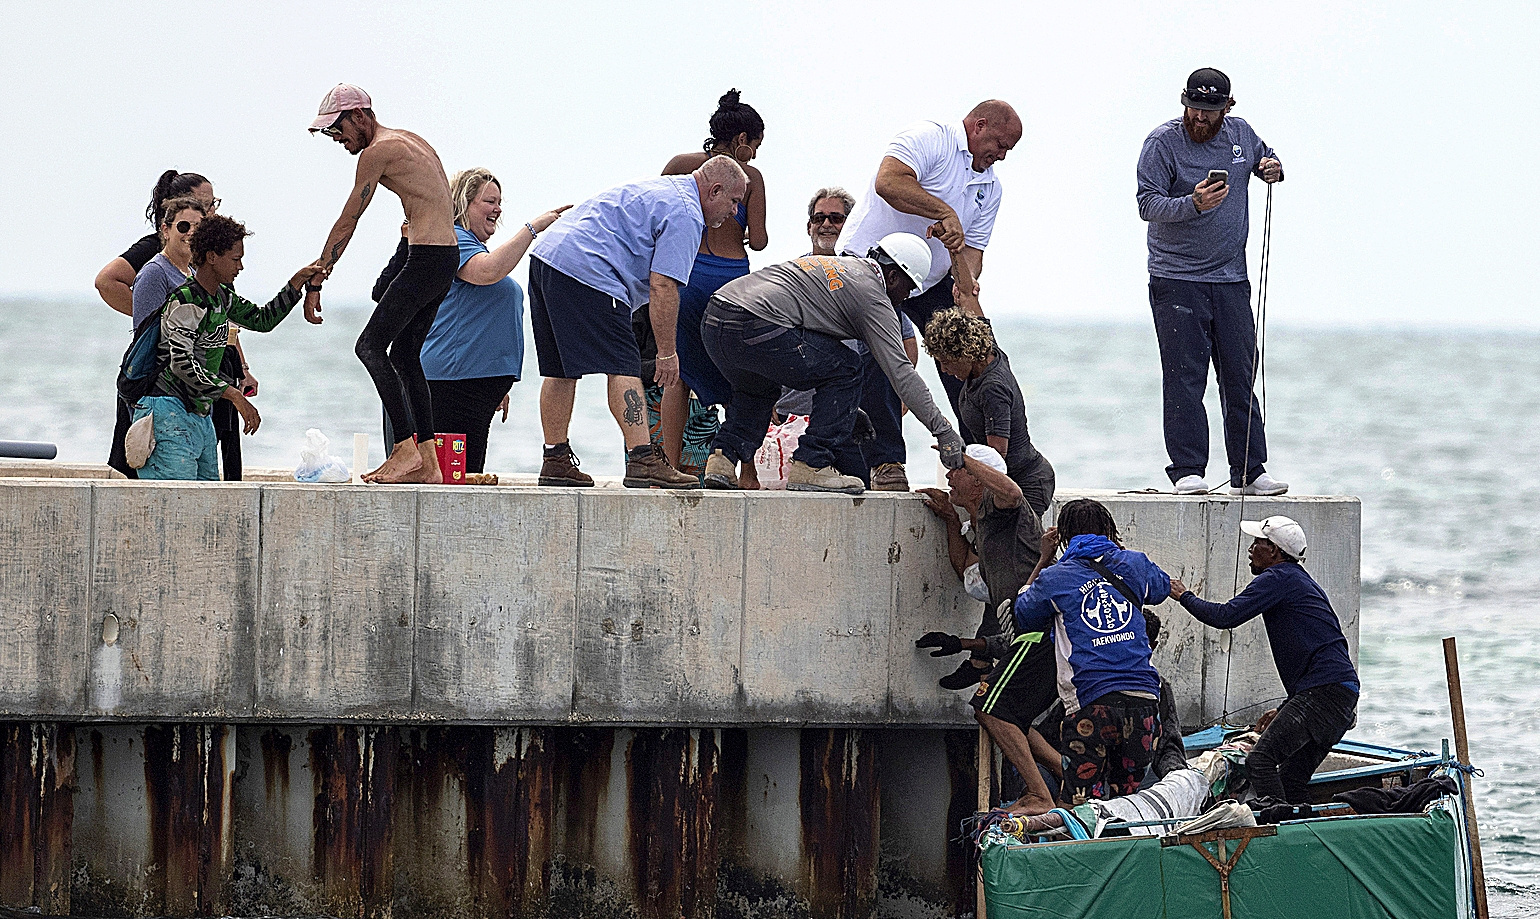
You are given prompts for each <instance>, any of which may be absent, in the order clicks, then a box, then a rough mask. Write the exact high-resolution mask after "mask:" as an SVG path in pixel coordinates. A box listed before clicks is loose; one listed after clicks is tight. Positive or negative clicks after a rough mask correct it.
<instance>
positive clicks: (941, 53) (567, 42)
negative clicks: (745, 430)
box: [0, 0, 1540, 328]
mask: <svg viewBox="0 0 1540 919" xmlns="http://www.w3.org/2000/svg"><path fill="white" fill-rule="evenodd" d="M5 19H6V28H5V30H4V34H3V35H0V85H4V86H5V87H6V90H7V92H6V99H5V102H4V103H3V104H0V129H3V136H4V137H5V138H6V140H5V143H4V144H0V176H3V177H4V178H3V180H0V181H3V182H4V194H3V195H0V299H4V298H7V297H45V298H49V299H61V300H66V299H67V300H79V299H81V298H86V299H92V298H94V296H95V294H94V291H93V289H92V279H93V277H94V276H95V274H96V272H97V270H98V269H100V268H101V267H102V266H103V265H104V264H106V263H107V262H108V261H109V260H110V259H111V258H112V257H113V256H115V255H117V254H118V253H120V252H121V251H122V250H123V249H125V248H126V247H127V246H128V244H129V243H131V242H132V241H133V240H135V239H137V238H138V237H139V236H140V235H142V234H143V233H145V232H147V230H148V226H147V224H146V223H145V221H144V219H143V211H144V207H145V205H146V203H147V201H148V198H149V190H150V188H151V186H152V185H153V183H154V180H155V178H156V176H157V175H159V173H160V172H161V171H162V170H164V169H167V168H177V169H180V170H183V171H191V172H199V173H202V174H204V175H207V176H209V177H210V178H211V179H212V180H213V181H214V184H215V189H216V193H217V194H218V195H219V196H220V197H221V198H222V199H223V201H224V204H223V212H224V213H226V214H228V215H230V216H233V217H236V218H237V219H239V220H241V221H243V222H245V223H246V224H247V226H248V227H249V228H250V229H251V230H253V231H254V232H255V234H256V236H255V237H254V238H253V239H251V240H250V241H249V242H248V243H247V249H246V253H247V254H246V266H247V269H246V272H245V274H243V275H242V277H241V279H240V281H239V282H238V287H239V288H240V289H241V290H242V292H243V293H245V294H246V295H247V296H250V297H252V298H253V299H262V300H265V299H266V298H267V297H268V296H270V295H271V293H272V292H275V291H276V290H277V289H278V288H279V286H280V285H281V284H282V283H283V282H284V280H285V279H286V278H287V277H288V276H289V275H290V274H292V273H293V272H294V271H295V270H296V269H297V268H299V267H300V266H301V265H303V264H305V263H306V262H308V261H310V260H312V259H314V258H316V257H317V256H318V255H319V254H320V251H321V247H322V244H323V242H324V240H325V237H326V234H327V231H328V230H329V228H330V226H331V224H332V222H333V221H334V220H335V219H336V217H337V215H338V213H339V212H340V211H341V208H342V204H343V201H344V199H345V198H346V197H347V193H348V191H349V189H350V188H351V184H352V174H353V169H354V167H355V162H354V160H353V159H352V158H351V157H350V156H348V154H347V153H346V152H345V151H344V150H343V149H342V148H341V147H340V146H338V145H336V144H334V143H332V142H330V141H327V140H325V139H323V138H320V137H317V136H312V135H310V134H308V133H307V132H306V131H305V128H306V126H307V125H308V123H309V121H310V119H311V118H312V117H313V116H314V113H315V111H316V107H317V105H318V103H319V102H320V99H321V97H322V96H323V95H324V94H325V92H326V90H327V89H328V88H330V87H331V86H332V85H333V84H335V83H337V82H339V81H347V82H353V83H357V84H360V85H362V86H363V87H364V88H365V89H367V90H368V91H369V92H370V94H371V95H372V96H373V99H374V102H375V105H374V108H375V112H376V114H377V116H378V117H379V119H380V121H381V122H382V123H384V124H386V125H389V126H392V127H403V128H407V129H409V130H412V131H415V132H417V133H418V134H421V135H422V136H423V137H425V138H427V139H428V141H429V142H430V143H432V144H433V145H434V147H435V148H436V149H437V150H438V152H439V154H440V157H441V159H442V160H443V162H444V165H445V167H446V169H447V170H448V171H449V172H451V173H452V172H454V171H456V170H458V169H462V168H466V167H469V166H476V165H479V166H485V167H487V168H489V169H491V170H492V171H493V172H494V173H495V174H497V175H498V177H499V178H500V179H501V181H502V185H503V192H504V208H505V224H504V227H505V229H504V231H503V232H504V233H507V232H510V230H509V229H508V228H510V227H517V226H518V225H519V224H520V223H522V222H523V221H524V220H525V219H528V217H531V216H533V215H535V214H537V213H539V212H541V211H543V210H545V209H547V208H549V207H552V206H554V205H558V204H567V203H573V202H576V201H580V200H583V199H584V198H587V197H589V196H591V195H593V194H595V193H597V192H599V191H601V190H603V189H605V188H607V187H610V186H613V185H617V184H621V183H623V182H627V181H632V180H635V179H640V178H644V177H647V176H650V175H655V174H657V173H658V172H659V171H660V170H661V169H662V167H663V164H664V163H665V162H667V161H668V159H669V158H670V157H671V156H672V155H674V154H677V153H681V152H685V151H688V150H693V149H698V148H699V145H700V143H701V141H702V140H703V139H704V138H705V137H706V134H707V130H706V127H707V120H708V119H709V117H710V115H711V113H712V111H713V110H714V109H715V104H716V99H717V97H718V96H720V95H721V94H722V93H723V92H724V91H726V90H727V89H728V88H730V87H737V88H739V89H740V90H741V91H742V93H743V101H745V102H748V103H750V104H751V105H753V106H755V107H756V108H757V109H758V110H759V112H760V114H761V115H762V116H763V117H764V119H765V122H766V125H767V129H766V137H765V142H764V145H763V146H762V148H761V150H760V156H759V159H758V160H757V161H756V164H757V165H758V166H759V167H760V168H761V170H762V171H763V173H764V176H765V182H766V192H767V200H768V203H769V216H768V220H769V233H770V246H769V248H768V249H767V250H766V251H765V252H763V253H758V254H756V255H755V256H754V259H753V264H754V265H756V266H762V265H767V264H771V263H773V262H775V261H779V260H781V259H785V258H790V257H794V256H797V255H800V254H801V253H802V252H803V251H805V249H806V245H807V238H806V235H805V221H806V210H805V209H806V205H807V198H808V197H809V195H810V194H811V193H812V192H813V190H814V189H816V188H818V187H819V186H822V185H829V184H842V185H845V186H847V187H848V188H850V189H851V190H852V191H853V192H855V193H856V194H858V195H860V194H863V193H865V191H866V189H867V187H868V186H869V183H870V181H871V176H872V174H873V172H874V171H875V169H876V166H877V163H878V161H879V159H880V158H881V155H882V150H883V148H884V145H885V144H886V142H887V141H888V139H889V138H891V137H892V136H893V135H894V134H896V133H897V132H898V131H900V130H901V129H903V128H904V127H905V126H907V125H909V124H911V123H913V122H916V121H919V120H923V119H935V120H954V119H955V120H960V119H961V117H962V116H963V115H964V114H965V113H966V112H967V111H968V109H969V108H971V107H972V105H973V104H974V103H976V102H978V101H980V100H982V99H986V98H991V97H997V98H1002V99H1005V100H1006V101H1008V102H1010V103H1012V104H1013V105H1014V106H1015V107H1016V108H1017V110H1018V111H1019V112H1020V113H1021V115H1022V117H1023V119H1024V121H1025V125H1026V133H1025V136H1024V138H1023V139H1022V142H1021V143H1020V144H1019V145H1018V146H1017V148H1016V149H1015V150H1014V151H1013V152H1012V153H1011V154H1010V156H1009V157H1008V158H1007V160H1006V161H1005V162H1003V163H1001V164H999V165H997V166H996V167H995V168H996V172H997V174H998V175H999V177H1000V179H1001V182H1002V183H1003V185H1004V189H1005V199H1004V203H1003V205H1002V208H1001V211H1000V216H999V218H998V221H997V223H996V228H995V234H994V238H993V240H992V241H991V243H990V246H989V248H988V250H987V253H986V257H985V267H984V274H983V277H982V279H981V281H982V287H983V297H982V302H983V305H984V308H985V310H986V312H990V313H998V314H1001V315H1006V314H1009V315H1016V316H1023V317H1033V318H1040V319H1043V320H1048V321H1061V320H1064V321H1080V320H1084V321H1107V320H1114V321H1141V322H1148V321H1149V319H1148V317H1149V314H1148V295H1147V282H1148V275H1147V274H1146V273H1145V254H1146V253H1145V246H1144V232H1145V226H1144V224H1143V223H1142V222H1141V221H1140V220H1139V218H1138V213H1137V210H1136V207H1135V201H1134V190H1135V186H1134V167H1135V162H1136V160H1137V158H1138V154H1139V148H1140V144H1141V142H1142V141H1143V139H1144V137H1145V136H1146V135H1147V134H1148V133H1149V132H1150V131H1151V130H1152V129H1153V128H1155V127H1156V126H1157V125H1159V124H1161V123H1162V122H1164V121H1166V120H1168V119H1170V118H1173V117H1177V116H1178V115H1179V114H1180V111H1181V109H1180V103H1179V101H1178V95H1179V92H1180V90H1181V88H1182V86H1183V85H1184V84H1185V81H1186V77H1187V74H1188V73H1189V72H1190V71H1192V70H1193V69H1195V68H1197V67H1203V66H1212V67H1218V68H1219V69H1221V70H1223V71H1225V72H1226V73H1227V74H1229V76H1230V78H1231V80H1232V85H1233V94H1234V96H1235V99H1236V100H1237V105H1236V107H1235V110H1234V114H1235V115H1237V116H1240V117H1243V118H1245V119H1246V120H1247V121H1248V122H1249V123H1250V124H1251V125H1252V126H1253V127H1254V128H1255V129H1256V130H1257V132H1258V134H1259V135H1260V136H1261V137H1262V138H1263V139H1264V140H1265V141H1267V142H1268V143H1269V144H1271V145H1272V146H1273V147H1274V148H1276V149H1277V151H1278V153H1279V157H1280V159H1282V161H1283V163H1284V165H1285V168H1286V170H1287V180H1286V181H1285V182H1284V183H1283V184H1282V185H1279V186H1278V187H1277V189H1276V192H1275V196H1274V216H1273V220H1274V224H1273V251H1272V275H1271V289H1270V291H1269V299H1268V309H1269V317H1268V318H1269V321H1270V322H1275V323H1290V324H1292V323H1299V324H1315V325H1343V324H1347V325H1359V326H1371V327H1372V326H1376V325H1391V326H1430V327H1443V326H1459V325H1477V326H1485V327H1510V326H1514V325H1517V326H1524V327H1530V328H1540V314H1537V311H1535V310H1534V309H1533V308H1532V306H1533V304H1534V300H1535V296H1534V294H1533V285H1532V283H1531V278H1530V274H1531V271H1530V266H1529V264H1528V259H1527V258H1526V257H1525V256H1526V255H1528V254H1529V253H1533V252H1534V251H1535V250H1536V244H1537V243H1540V233H1537V231H1536V229H1535V221H1534V215H1535V214H1536V212H1537V207H1536V205H1537V203H1540V202H1537V197H1540V193H1537V190H1536V188H1537V186H1536V183H1535V182H1534V181H1533V180H1531V179H1529V178H1527V175H1528V174H1529V173H1531V172H1533V170H1530V169H1529V168H1528V167H1526V166H1524V163H1526V162H1528V160H1529V159H1530V158H1532V157H1533V156H1534V152H1533V151H1534V150H1536V149H1537V146H1540V145H1537V141H1540V130H1537V127H1536V112H1537V111H1540V106H1537V105H1536V103H1537V101H1540V99H1537V96H1540V80H1537V76H1540V66H1537V65H1536V63H1535V60H1536V55H1535V54H1534V49H1533V45H1534V41H1535V39H1536V37H1537V36H1540V29H1537V25H1540V11H1537V8H1536V7H1535V6H1534V5H1532V4H1518V3H1509V4H1502V5H1498V4H1483V3H1465V4H1454V3H1448V2H1438V3H1398V4H1388V3H1387V4H1373V5H1355V4H1345V3H1340V2H1336V3H1308V2H1307V3H1285V4H1225V5H1217V4H1176V5H1171V4H1150V3H1126V4H1098V3H1077V4H1052V5H1048V4H1025V3H998V4H972V5H966V6H957V5H955V4H937V3H931V4H924V3H907V2H884V3H823V4H812V3H786V2H768V3H754V4H747V3H741V4H700V5H684V4H662V3H652V2H625V3H585V2H576V0H574V2H563V3H548V4H532V3H516V4H489V5H484V6H481V5H477V4H474V3H469V2H461V3H454V4H432V3H421V2H413V3H397V2H386V0H379V2H372V3H359V4H342V3H328V2H324V0H319V2H308V3H283V2H267V3H260V4H258V3H221V4H201V3H200V4H189V3H177V2H162V3H156V4H153V5H151V4H130V3H115V4H89V3H86V4H69V5H65V4H7V5H6V7H5ZM178 24H180V25H178ZM1251 194H1252V219H1253V232H1252V236H1251V245H1250V248H1249V255H1250V259H1251V262H1252V266H1253V278H1255V274H1256V272H1255V268H1256V262H1257V258H1258V256H1259V253H1260V244H1261V220H1262V212H1263V207H1262V205H1263V201H1264V197H1265V186H1264V185H1263V184H1262V183H1261V182H1260V181H1259V180H1253V182H1252V185H1251ZM400 216H401V214H400V209H399V205H398V204H397V202H396V201H395V199H394V198H393V197H391V196H389V195H381V196H379V197H378V198H377V199H376V203H375V204H374V205H373V206H372V207H371V208H370V209H369V212H368V213H367V214H366V215H365V217H364V219H363V223H362V226H361V228H360V229H359V231H358V233H357V235H356V236H355V237H354V240H353V242H352V245H351V246H350V248H349V249H348V252H347V254H346V255H345V256H344V258H343V259H342V261H341V263H340V264H339V266H338V268H337V270H336V272H335V274H334V275H333V277H332V279H331V281H330V282H329V283H328V285H327V288H326V292H327V298H328V300H329V301H331V302H341V301H353V302H362V301H363V300H364V299H365V298H366V297H367V296H368V291H369V288H370V286H371V284H372V282H373V280H374V278H375V277H376V275H377V274H378V272H379V270H380V268H381V267H382V266H383V265H384V263H385V262H386V260H387V259H388V257H389V255H390V253H391V251H392V250H393V249H394V246H395V241H396V239H397V234H398V232H399V230H398V226H399V221H400ZM497 240H498V237H494V238H493V242H494V244H495V242H496V241H497ZM514 276H515V278H517V279H520V280H521V281H522V279H523V276H524V268H523V267H522V266H521V267H520V268H519V269H517V270H516V271H515V274H514ZM105 308H106V307H105V306H103V309H105Z"/></svg>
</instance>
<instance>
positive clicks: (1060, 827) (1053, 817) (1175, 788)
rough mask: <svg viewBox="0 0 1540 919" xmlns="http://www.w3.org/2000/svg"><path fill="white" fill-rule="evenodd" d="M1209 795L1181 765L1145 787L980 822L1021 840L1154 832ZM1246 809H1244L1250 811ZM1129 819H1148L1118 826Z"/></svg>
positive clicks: (1204, 783) (1200, 808)
mask: <svg viewBox="0 0 1540 919" xmlns="http://www.w3.org/2000/svg"><path fill="white" fill-rule="evenodd" d="M1211 800H1212V798H1211V797H1210V795H1209V787H1208V780H1207V779H1205V778H1204V776H1203V773H1202V772H1201V771H1199V770H1197V769H1192V768H1188V767H1186V766H1184V767H1183V768H1181V769H1176V770H1173V771H1171V772H1170V773H1168V774H1167V775H1166V776H1165V777H1164V778H1162V779H1161V780H1160V781H1159V782H1156V783H1155V784H1154V785H1151V786H1150V787H1149V788H1146V789H1144V790H1143V791H1136V792H1134V793H1133V794H1130V795H1120V796H1118V797H1115V798H1108V799H1106V800H1101V799H1097V798H1091V799H1088V800H1086V801H1084V802H1082V803H1081V804H1079V805H1077V806H1075V807H1074V808H1056V809H1054V810H1052V811H1050V812H1049V813H1046V814H1037V815H1035V816H1025V817H1020V818H1017V819H1016V820H1014V821H1013V820H1009V819H1008V818H1002V817H999V816H995V815H993V814H992V815H990V817H988V818H985V821H986V825H987V824H988V823H998V824H999V825H1000V828H1001V829H1002V830H1004V831H1005V832H1006V833H1007V834H1008V835H1011V836H1015V837H1016V838H1018V839H1022V840H1026V839H1028V838H1029V837H1033V836H1056V835H1059V833H1060V832H1061V831H1067V832H1068V835H1070V836H1072V837H1074V838H1076V839H1100V838H1102V837H1105V836H1159V835H1160V834H1161V833H1163V832H1165V831H1166V830H1167V829H1169V828H1170V827H1171V826H1174V825H1175V821H1181V822H1186V821H1187V819H1189V818H1192V817H1196V816H1198V815H1199V814H1202V813H1203V812H1204V809H1205V807H1206V806H1207V805H1208V804H1209V803H1210V801H1211ZM1237 813H1239V812H1238V811H1237ZM1246 813H1247V814H1248V815H1249V814H1250V811H1246ZM1242 819H1244V818H1242ZM1070 820H1073V821H1075V825H1071V824H1069V823H1068V821H1070ZM1153 821H1173V822H1172V823H1153ZM1253 822H1254V821H1253ZM1130 823H1151V825H1150V826H1129V827H1124V826H1121V825H1122V824H1130Z"/></svg>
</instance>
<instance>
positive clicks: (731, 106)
mask: <svg viewBox="0 0 1540 919" xmlns="http://www.w3.org/2000/svg"><path fill="white" fill-rule="evenodd" d="M764 139H765V121H764V119H763V118H761V117H760V116H759V113H758V112H756V111H755V110H754V107H753V106H751V105H748V104H746V103H743V102H740V101H739V95H738V90H736V89H730V90H728V91H727V93H726V94H725V95H724V96H722V98H721V99H719V100H717V110H716V112H715V113H713V114H712V116H711V136H710V137H708V138H706V142H705V143H704V144H703V145H702V146H701V150H700V151H698V152H695V153H682V154H680V155H679V156H676V157H674V158H673V159H671V160H669V161H668V165H667V166H665V167H663V174H664V175H688V174H690V173H691V172H694V171H695V170H696V169H699V168H700V166H701V164H702V163H704V162H706V160H708V159H710V158H711V157H713V156H719V155H720V156H730V157H732V158H733V159H735V160H737V161H738V163H739V164H740V165H741V166H743V171H744V172H746V173H748V176H749V190H748V194H746V195H745V196H744V198H743V203H742V204H740V205H738V212H737V213H736V214H734V215H733V219H732V220H726V221H723V222H722V225H721V226H719V227H715V228H711V227H707V228H706V231H705V233H703V234H702V235H701V241H700V252H699V254H698V255H697V256H696V257H695V266H694V267H693V268H692V269H691V270H690V283H689V284H688V285H686V286H684V287H681V288H680V289H679V320H678V327H677V328H678V330H677V332H676V334H675V341H673V342H658V343H657V347H658V351H659V355H658V356H659V357H660V358H663V357H665V356H666V355H668V353H669V352H671V351H672V352H677V354H678V356H679V377H680V383H679V385H678V386H674V387H670V388H669V389H667V390H664V391H663V393H662V402H661V406H659V408H658V414H659V429H660V434H661V437H662V442H663V452H664V454H665V455H666V456H667V457H668V461H669V462H670V463H672V464H673V465H674V468H676V469H680V470H682V471H685V472H694V473H696V474H697V475H699V474H703V473H704V470H705V463H706V454H707V453H709V452H710V444H711V439H712V438H713V437H714V436H716V431H717V428H718V427H719V426H720V423H719V422H718V421H717V415H716V411H715V409H713V408H710V406H714V405H725V404H726V403H727V401H728V399H729V398H730V397H731V396H732V391H733V388H732V384H731V383H729V382H727V378H726V377H724V376H723V375H722V371H720V370H718V369H717V366H716V364H713V363H712V362H711V357H710V355H708V354H707V353H706V346H705V345H703V344H701V337H700V325H701V320H702V319H703V318H705V315H706V301H708V300H710V299H711V295H712V294H714V293H716V292H717V289H718V288H720V287H721V286H722V285H723V284H726V283H727V282H728V281H731V280H733V279H734V278H741V277H743V276H744V275H746V274H748V273H749V258H748V249H753V250H754V251H756V252H758V251H760V250H762V249H764V248H765V246H767V245H769V243H770V236H769V234H768V233H767V232H766V231H765V177H764V176H763V175H761V174H760V171H759V170H758V169H756V168H754V167H753V166H751V165H749V163H750V161H751V160H753V159H754V157H755V156H757V155H758V154H759V145H760V143H762V142H763V141H764ZM670 345H673V346H674V347H670ZM643 357H646V355H643ZM647 388H648V390H649V392H648V402H649V408H651V407H652V405H651V403H653V401H654V398H655V390H656V389H657V387H656V386H653V385H649V386H648V387H647ZM692 391H693V393H694V395H695V398H694V399H692V398H691V392H692ZM686 421H688V422H689V431H690V438H689V439H690V447H691V449H690V451H689V452H690V456H688V457H686V456H684V453H685V427H686ZM681 463H682V464H681ZM686 467H688V468H686ZM742 476H743V478H742V480H741V481H740V483H739V484H740V486H741V487H744V488H758V487H759V481H758V479H757V477H755V474H754V464H753V463H752V462H748V463H744V464H743V470H742Z"/></svg>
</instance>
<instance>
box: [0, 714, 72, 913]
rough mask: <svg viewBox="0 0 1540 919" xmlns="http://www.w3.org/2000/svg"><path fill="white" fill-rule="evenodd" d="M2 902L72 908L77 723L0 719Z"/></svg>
mask: <svg viewBox="0 0 1540 919" xmlns="http://www.w3.org/2000/svg"><path fill="white" fill-rule="evenodd" d="M0 789H4V794H0V906H16V907H21V908H27V907H36V908H39V909H41V910H42V911H43V912H44V913H61V914H62V913H68V912H69V910H70V868H71V864H70V863H71V859H72V857H73V846H72V840H71V836H72V829H73V826H74V814H75V810H74V793H75V729H74V728H73V727H72V726H70V725H60V724H48V723H29V722H8V723H0Z"/></svg>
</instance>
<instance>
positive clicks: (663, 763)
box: [626, 728, 718, 919]
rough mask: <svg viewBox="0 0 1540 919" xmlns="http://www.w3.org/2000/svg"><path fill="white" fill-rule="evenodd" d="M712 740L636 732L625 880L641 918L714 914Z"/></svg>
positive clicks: (707, 735) (688, 733) (687, 732)
mask: <svg viewBox="0 0 1540 919" xmlns="http://www.w3.org/2000/svg"><path fill="white" fill-rule="evenodd" d="M717 756H718V740H717V734H716V732H715V731H712V730H691V729H687V728H668V729H662V730H658V729H638V730H637V731H636V732H635V734H634V735H633V737H632V739H631V742H630V744H629V746H628V749H627V750H626V770H627V773H628V778H629V779H630V781H629V784H628V790H629V796H628V800H627V802H626V821H627V828H626V829H627V833H628V836H629V839H628V841H629V843H630V861H631V866H630V867H631V874H632V879H633V885H634V892H635V898H636V902H637V904H638V906H639V907H640V909H641V915H642V916H643V917H645V919H665V917H666V919H676V917H684V919H707V917H710V916H712V915H713V914H714V912H715V907H716V902H715V901H716V888H717V877H716V873H717V851H716V834H715V832H713V829H712V828H713V826H714V819H715V809H716V800H717V783H716V777H717Z"/></svg>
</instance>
